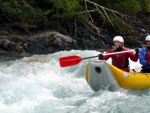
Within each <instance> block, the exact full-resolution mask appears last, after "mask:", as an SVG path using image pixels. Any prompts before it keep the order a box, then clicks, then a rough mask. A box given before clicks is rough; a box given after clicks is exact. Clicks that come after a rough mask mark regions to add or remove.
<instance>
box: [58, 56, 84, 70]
mask: <svg viewBox="0 0 150 113" xmlns="http://www.w3.org/2000/svg"><path fill="white" fill-rule="evenodd" d="M83 59H84V58H81V57H80V56H67V57H61V58H60V59H59V63H60V66H61V67H67V66H73V65H76V64H78V63H80V62H81V60H83Z"/></svg>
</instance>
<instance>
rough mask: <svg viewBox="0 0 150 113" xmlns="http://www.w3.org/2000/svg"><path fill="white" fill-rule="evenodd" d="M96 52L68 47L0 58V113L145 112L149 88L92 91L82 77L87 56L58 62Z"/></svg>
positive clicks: (148, 99)
mask: <svg viewBox="0 0 150 113" xmlns="http://www.w3.org/2000/svg"><path fill="white" fill-rule="evenodd" d="M97 54H98V52H96V51H88V50H87V51H75V50H72V51H62V52H57V53H54V54H49V55H37V56H32V57H24V58H22V59H17V60H14V59H11V60H10V59H9V58H2V57H1V59H0V113H148V112H149V111H150V107H149V103H150V89H147V90H135V91H129V90H125V89H120V90H118V91H115V92H112V91H108V90H100V91H99V92H94V91H93V90H92V89H91V88H90V87H89V85H88V84H87V83H86V80H85V77H84V70H85V66H86V64H87V63H88V61H89V60H88V59H87V60H83V61H81V62H80V63H79V64H78V65H75V66H71V67H66V68H61V67H60V65H59V58H60V57H62V56H68V55H80V56H81V57H89V56H95V55H97ZM95 59H97V58H95ZM108 62H109V61H108ZM131 67H132V68H139V63H132V62H131Z"/></svg>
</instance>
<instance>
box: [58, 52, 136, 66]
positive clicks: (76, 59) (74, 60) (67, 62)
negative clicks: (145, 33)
mask: <svg viewBox="0 0 150 113" xmlns="http://www.w3.org/2000/svg"><path fill="white" fill-rule="evenodd" d="M133 51H134V50H127V51H121V52H114V53H107V54H103V55H104V56H108V55H115V54H122V53H127V52H133ZM94 57H98V55H97V56H92V57H85V58H81V57H80V56H76V55H74V56H66V57H61V58H60V59H59V63H60V66H61V67H67V66H73V65H76V64H78V63H80V62H81V61H82V60H85V59H89V58H94Z"/></svg>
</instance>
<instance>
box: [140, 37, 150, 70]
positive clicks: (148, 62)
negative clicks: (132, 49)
mask: <svg viewBox="0 0 150 113" xmlns="http://www.w3.org/2000/svg"><path fill="white" fill-rule="evenodd" d="M145 41H146V47H143V48H142V49H141V50H140V52H139V59H140V64H142V70H141V72H143V73H150V35H148V36H147V37H146V38H145Z"/></svg>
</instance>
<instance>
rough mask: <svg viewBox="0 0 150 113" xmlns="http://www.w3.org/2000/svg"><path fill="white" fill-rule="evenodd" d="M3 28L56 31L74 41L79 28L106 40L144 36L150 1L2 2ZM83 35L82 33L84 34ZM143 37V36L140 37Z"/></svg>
mask: <svg viewBox="0 0 150 113" xmlns="http://www.w3.org/2000/svg"><path fill="white" fill-rule="evenodd" d="M0 2H1V3H0V8H1V9H0V13H1V18H0V26H3V25H5V26H6V28H7V29H8V30H9V29H10V28H12V27H13V28H17V29H21V30H24V31H26V33H28V34H30V35H32V30H41V29H45V28H54V29H57V30H58V31H59V32H62V33H64V34H67V35H71V36H74V37H78V36H80V37H81V36H82V37H84V36H83V34H82V33H81V32H79V28H80V27H82V28H84V29H88V30H89V31H90V32H91V33H92V34H94V35H98V36H101V37H105V36H106V35H109V34H112V33H114V34H120V35H122V34H126V35H135V36H141V35H144V34H146V33H149V30H150V24H149V23H150V1H149V0H91V1H90V0H2V1H0ZM82 32H83V31H82ZM141 33H143V34H141Z"/></svg>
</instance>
